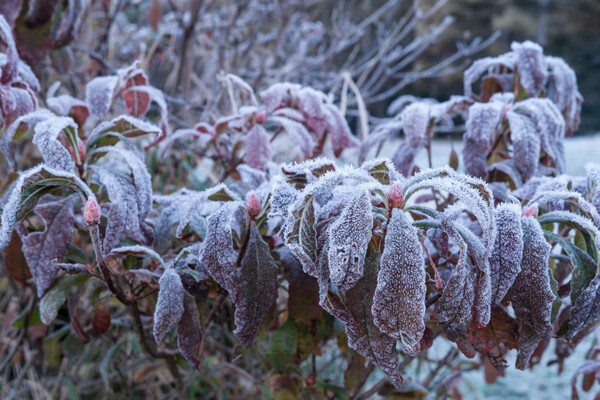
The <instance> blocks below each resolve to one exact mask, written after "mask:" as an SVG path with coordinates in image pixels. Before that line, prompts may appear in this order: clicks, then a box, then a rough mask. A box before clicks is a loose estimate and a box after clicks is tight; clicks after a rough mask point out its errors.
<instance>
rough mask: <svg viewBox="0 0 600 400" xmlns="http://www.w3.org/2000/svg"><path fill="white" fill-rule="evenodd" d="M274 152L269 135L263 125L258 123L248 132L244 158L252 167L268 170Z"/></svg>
mask: <svg viewBox="0 0 600 400" xmlns="http://www.w3.org/2000/svg"><path fill="white" fill-rule="evenodd" d="M271 157H272V152H271V146H270V145H269V137H268V135H267V132H266V131H265V128H263V127H262V125H259V124H256V125H254V126H253V127H252V129H250V132H248V133H247V134H246V156H245V158H244V160H245V161H246V163H247V164H248V165H249V166H251V167H252V168H256V169H260V170H263V171H264V170H266V169H267V165H268V163H269V161H271Z"/></svg>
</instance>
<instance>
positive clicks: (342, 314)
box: [318, 246, 404, 387]
mask: <svg viewBox="0 0 600 400" xmlns="http://www.w3.org/2000/svg"><path fill="white" fill-rule="evenodd" d="M327 252H328V249H327V246H325V249H324V250H323V255H326V254H327ZM378 258H379V256H378V254H374V255H371V256H369V257H367V259H366V260H365V269H364V276H363V277H362V278H361V279H360V280H359V281H358V282H356V284H355V285H354V287H353V288H351V289H350V290H348V291H347V292H346V294H345V297H344V300H343V301H342V300H341V299H340V298H339V297H338V296H337V295H335V294H333V293H331V292H330V291H329V266H328V265H327V262H326V261H325V262H322V263H321V264H320V267H319V276H318V282H319V291H320V301H319V304H320V305H321V307H323V309H325V310H326V311H327V312H329V313H330V314H331V315H333V316H335V317H336V318H338V319H340V320H341V321H342V322H343V323H344V324H345V326H346V335H347V336H348V345H349V346H350V347H351V348H353V349H354V350H356V352H357V353H358V354H360V355H361V356H363V357H365V358H367V359H369V360H371V361H372V362H373V364H375V365H376V366H377V367H379V369H381V371H382V372H383V373H384V374H385V375H386V376H387V377H388V379H389V380H390V382H391V383H392V384H393V385H394V386H396V387H399V386H400V385H401V384H402V383H403V382H404V379H402V377H401V376H400V372H399V362H398V351H397V350H396V340H395V339H393V338H391V337H390V336H388V335H386V334H385V333H383V332H381V330H380V329H379V328H378V327H377V325H375V323H374V321H373V315H372V314H371V309H372V307H373V295H374V293H375V290H376V287H377V273H378V264H379V259H378ZM323 259H325V260H326V259H327V257H323V258H322V260H323Z"/></svg>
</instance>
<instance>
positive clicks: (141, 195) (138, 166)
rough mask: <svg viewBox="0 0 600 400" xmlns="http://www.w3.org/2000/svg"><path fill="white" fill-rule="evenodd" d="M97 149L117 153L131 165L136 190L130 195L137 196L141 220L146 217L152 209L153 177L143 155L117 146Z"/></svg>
mask: <svg viewBox="0 0 600 400" xmlns="http://www.w3.org/2000/svg"><path fill="white" fill-rule="evenodd" d="M96 151H98V152H108V153H116V154H118V155H119V156H121V158H123V159H124V160H125V162H126V163H127V164H128V165H129V168H130V170H131V175H132V177H133V184H134V186H135V190H134V191H133V193H130V194H129V195H130V196H131V195H132V194H133V195H134V196H135V199H136V201H137V210H138V217H139V219H140V221H141V220H143V219H144V218H146V217H147V216H148V214H150V211H151V210H152V178H151V177H150V174H149V173H148V170H147V169H146V163H145V162H144V160H143V159H141V158H140V156H141V155H138V154H136V153H133V152H132V151H129V150H126V149H123V148H120V147H116V146H106V147H101V148H100V149H98V150H96ZM96 151H94V152H91V153H90V154H93V153H95V152H96ZM141 157H143V156H141Z"/></svg>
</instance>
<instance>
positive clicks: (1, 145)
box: [0, 108, 55, 170]
mask: <svg viewBox="0 0 600 400" xmlns="http://www.w3.org/2000/svg"><path fill="white" fill-rule="evenodd" d="M53 117H55V115H54V114H52V113H51V112H50V111H48V110H46V109H44V108H40V109H38V110H35V111H33V112H30V113H27V114H25V115H22V116H20V117H19V118H17V119H16V120H14V121H13V123H11V124H10V125H9V126H8V129H6V132H4V136H2V139H0V151H2V153H3V154H4V156H5V158H6V161H7V162H8V165H9V167H10V169H11V170H12V169H14V168H15V156H14V151H13V148H12V144H11V142H12V141H13V138H14V137H15V134H16V133H17V131H18V130H19V128H20V127H21V125H22V124H37V123H39V122H41V121H44V120H46V119H49V118H53Z"/></svg>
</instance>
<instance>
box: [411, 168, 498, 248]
mask: <svg viewBox="0 0 600 400" xmlns="http://www.w3.org/2000/svg"><path fill="white" fill-rule="evenodd" d="M428 187H434V188H436V190H444V191H447V192H449V193H451V194H453V195H454V196H456V197H457V198H458V199H459V200H461V201H462V202H463V203H464V205H465V206H466V208H467V209H468V210H469V212H470V213H471V214H473V215H474V216H475V217H476V218H477V220H478V222H479V224H480V226H481V229H482V230H483V232H484V235H485V238H486V239H485V243H486V247H487V249H488V250H486V253H489V252H490V251H491V246H492V243H493V238H494V237H495V236H494V235H495V222H494V217H493V210H494V197H493V195H492V192H491V190H490V189H489V187H488V186H487V184H486V183H485V182H484V181H482V180H481V179H478V178H473V177H469V176H468V175H464V174H459V173H457V172H456V171H454V170H453V169H452V168H450V167H447V166H446V167H442V168H434V169H429V170H424V171H422V172H420V173H418V174H416V175H414V176H413V177H412V178H410V179H409V180H407V182H406V184H405V185H404V198H405V201H408V199H409V198H410V197H411V196H412V195H413V194H415V193H416V192H417V191H419V190H421V189H423V188H428Z"/></svg>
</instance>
